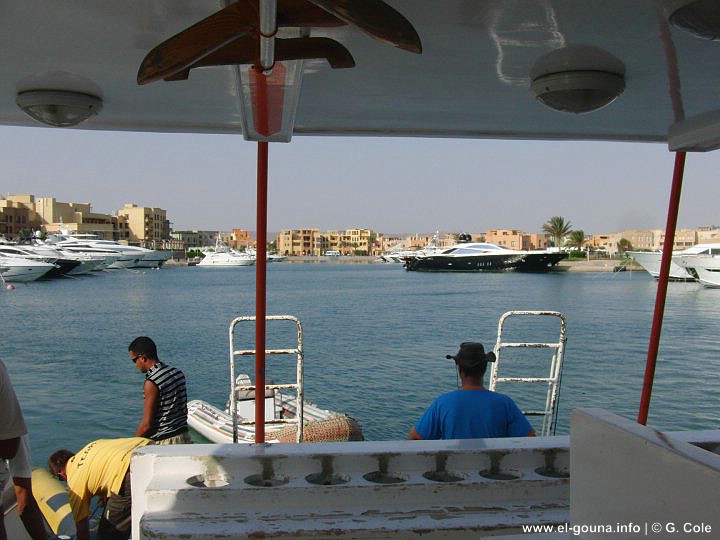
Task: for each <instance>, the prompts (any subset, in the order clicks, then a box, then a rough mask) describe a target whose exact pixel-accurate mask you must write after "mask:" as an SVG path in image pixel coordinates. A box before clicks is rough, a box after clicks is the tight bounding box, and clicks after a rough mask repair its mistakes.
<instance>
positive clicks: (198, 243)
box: [170, 230, 220, 249]
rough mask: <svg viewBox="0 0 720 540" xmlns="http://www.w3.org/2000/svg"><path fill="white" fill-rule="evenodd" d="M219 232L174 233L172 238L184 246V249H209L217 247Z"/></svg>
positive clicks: (171, 235) (171, 234)
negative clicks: (216, 240) (216, 241)
mask: <svg viewBox="0 0 720 540" xmlns="http://www.w3.org/2000/svg"><path fill="white" fill-rule="evenodd" d="M218 234H220V233H219V231H197V230H195V231H173V232H171V233H170V238H172V239H173V240H175V241H177V242H178V243H179V244H180V245H182V246H183V249H193V248H201V247H209V246H214V245H215V239H216V238H217V236H218Z"/></svg>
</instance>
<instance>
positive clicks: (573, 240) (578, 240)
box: [568, 231, 585, 249]
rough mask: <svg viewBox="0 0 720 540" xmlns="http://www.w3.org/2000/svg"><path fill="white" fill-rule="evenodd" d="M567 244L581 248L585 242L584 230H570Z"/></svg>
mask: <svg viewBox="0 0 720 540" xmlns="http://www.w3.org/2000/svg"><path fill="white" fill-rule="evenodd" d="M568 244H569V245H570V246H571V247H574V248H575V249H582V248H583V245H584V244H585V231H571V232H570V240H569V241H568Z"/></svg>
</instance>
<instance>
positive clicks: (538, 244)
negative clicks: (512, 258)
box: [483, 229, 551, 250]
mask: <svg viewBox="0 0 720 540" xmlns="http://www.w3.org/2000/svg"><path fill="white" fill-rule="evenodd" d="M483 236H484V238H485V242H489V243H490V244H497V245H498V246H502V247H504V248H507V249H517V250H531V249H546V248H548V247H550V245H551V243H550V238H549V237H548V235H546V234H542V233H532V234H528V233H526V232H523V231H518V230H516V229H489V230H487V231H485V233H484V234H483Z"/></svg>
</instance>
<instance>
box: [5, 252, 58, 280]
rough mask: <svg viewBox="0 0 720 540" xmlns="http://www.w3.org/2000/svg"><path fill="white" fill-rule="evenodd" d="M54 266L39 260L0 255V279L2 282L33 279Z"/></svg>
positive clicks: (38, 277)
mask: <svg viewBox="0 0 720 540" xmlns="http://www.w3.org/2000/svg"><path fill="white" fill-rule="evenodd" d="M56 268H57V267H56V266H55V265H54V264H51V263H48V262H43V261H40V260H37V261H34V260H31V259H22V258H20V257H6V256H3V255H0V280H1V281H3V282H5V281H7V282H13V281H15V282H18V281H20V282H23V281H35V280H36V279H40V278H41V277H43V276H44V275H46V274H47V273H48V272H50V271H52V270H54V269H56ZM3 269H4V270H3Z"/></svg>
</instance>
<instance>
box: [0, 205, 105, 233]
mask: <svg viewBox="0 0 720 540" xmlns="http://www.w3.org/2000/svg"><path fill="white" fill-rule="evenodd" d="M8 203H11V205H12V206H13V207H15V208H25V209H27V211H28V223H29V224H32V225H28V226H29V227H30V228H34V229H39V228H42V229H44V230H45V232H47V233H54V232H60V231H62V230H66V231H69V232H70V233H75V234H77V233H88V234H97V235H98V236H99V237H101V238H108V239H117V238H118V236H117V235H116V234H115V232H116V231H117V230H118V220H117V218H116V217H115V216H111V215H109V214H99V213H95V212H93V211H92V207H91V205H90V203H64V202H58V201H57V199H55V197H35V196H34V195H8V196H7V197H6V198H5V199H4V201H3V204H6V205H7V204H8Z"/></svg>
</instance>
